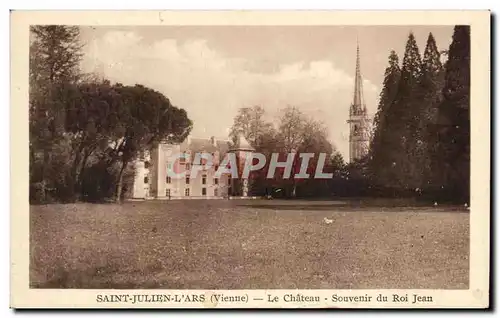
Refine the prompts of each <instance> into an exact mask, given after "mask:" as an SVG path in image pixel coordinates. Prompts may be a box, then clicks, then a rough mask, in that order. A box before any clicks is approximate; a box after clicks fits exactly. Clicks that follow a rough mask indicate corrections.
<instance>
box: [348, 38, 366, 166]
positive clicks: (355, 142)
mask: <svg viewBox="0 0 500 318" xmlns="http://www.w3.org/2000/svg"><path fill="white" fill-rule="evenodd" d="M347 122H348V123H349V162H353V161H355V160H358V159H360V158H362V157H364V156H365V155H366V154H367V153H368V146H369V145H368V143H369V138H368V116H367V112H366V105H365V101H364V98H363V81H362V77H361V69H360V63H359V44H358V45H357V50H356V74H355V77H354V97H353V100H352V104H351V107H350V109H349V120H348V121H347Z"/></svg>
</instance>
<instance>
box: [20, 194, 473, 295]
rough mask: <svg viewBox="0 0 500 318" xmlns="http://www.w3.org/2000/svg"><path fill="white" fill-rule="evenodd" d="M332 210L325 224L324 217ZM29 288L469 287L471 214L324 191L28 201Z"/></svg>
mask: <svg viewBox="0 0 500 318" xmlns="http://www.w3.org/2000/svg"><path fill="white" fill-rule="evenodd" d="M324 217H327V218H329V219H332V220H333V222H332V223H331V224H326V223H325V222H324V221H323V218H324ZM30 226H31V228H30V232H31V235H30V249H31V254H30V259H31V264H30V283H31V287H38V288H162V289H283V288H286V289H294V288H299V289H344V288H348V289H351V288H352V289H355V288H369V289H371V288H450V289H456V288H468V285H469V213H468V211H467V210H460V209H457V208H452V207H447V208H444V207H443V208H442V207H437V208H435V207H414V208H410V207H397V206H392V207H386V208H384V207H380V206H377V205H372V206H371V207H370V206H369V205H363V204H359V203H356V204H354V205H353V204H346V203H343V202H333V201H316V202H312V201H278V200H270V201H265V200H231V201H227V200H187V201H177V200H173V201H149V202H127V203H124V204H121V205H115V204H100V205H99V204H68V205H45V206H31V211H30Z"/></svg>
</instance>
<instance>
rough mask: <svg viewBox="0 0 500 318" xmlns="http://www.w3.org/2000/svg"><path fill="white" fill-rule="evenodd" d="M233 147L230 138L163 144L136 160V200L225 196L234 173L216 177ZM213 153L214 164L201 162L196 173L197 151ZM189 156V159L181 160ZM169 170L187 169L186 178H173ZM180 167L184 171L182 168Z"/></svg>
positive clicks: (133, 188)
mask: <svg viewBox="0 0 500 318" xmlns="http://www.w3.org/2000/svg"><path fill="white" fill-rule="evenodd" d="M228 149H229V143H228V141H227V140H223V141H217V140H215V139H214V138H213V137H212V138H209V139H200V138H188V139H186V141H184V142H183V143H181V144H167V143H161V144H159V145H158V147H157V148H156V149H154V150H153V151H151V153H150V156H148V155H146V156H144V159H139V160H137V162H136V163H135V169H136V171H135V177H134V185H133V187H132V198H133V199H148V198H156V199H217V198H225V197H227V196H228V193H230V191H231V184H232V182H233V180H231V175H230V174H223V175H221V176H220V178H216V176H215V172H216V169H217V168H218V164H219V162H220V161H222V158H223V156H224V155H225V154H226V153H227V151H228ZM203 152H205V153H209V154H210V155H212V156H213V158H214V159H213V164H212V165H211V166H209V165H197V167H198V168H199V170H198V173H197V174H196V176H194V175H193V174H192V173H191V168H192V167H193V165H195V163H194V162H193V161H194V159H195V155H196V153H203ZM181 155H185V159H180V157H182V156H181ZM167 169H174V171H177V172H183V171H185V172H186V173H185V175H184V176H182V177H172V176H169V175H168V174H167ZM179 169H180V170H179Z"/></svg>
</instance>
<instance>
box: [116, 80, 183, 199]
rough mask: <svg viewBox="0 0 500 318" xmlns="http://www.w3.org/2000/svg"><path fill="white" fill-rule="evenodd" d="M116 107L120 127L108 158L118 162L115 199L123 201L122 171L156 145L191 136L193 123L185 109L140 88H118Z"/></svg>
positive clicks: (160, 95) (118, 126)
mask: <svg viewBox="0 0 500 318" xmlns="http://www.w3.org/2000/svg"><path fill="white" fill-rule="evenodd" d="M116 90H117V93H118V94H117V96H116V98H117V100H116V103H115V105H117V107H116V108H115V111H116V116H117V121H118V123H119V125H117V126H116V130H115V131H114V133H113V134H112V136H113V137H114V140H113V143H112V148H111V152H110V156H111V158H112V159H113V160H116V161H118V162H119V163H120V168H119V172H118V177H117V184H116V200H117V201H119V200H121V198H122V189H123V172H124V171H125V169H126V168H127V166H128V164H129V163H131V162H132V161H134V160H135V159H136V158H137V156H139V155H140V154H141V152H143V151H144V150H149V149H152V147H154V146H156V145H157V144H158V143H159V142H167V143H179V142H182V141H183V140H184V139H185V138H186V137H187V136H188V135H189V133H190V131H191V128H192V122H191V120H190V119H189V118H188V116H187V113H186V111H185V110H184V109H180V108H177V107H175V106H173V105H172V104H171V103H170V100H169V99H168V98H166V97H165V96H164V95H163V94H161V93H159V92H157V91H155V90H152V89H150V88H147V87H144V86H142V85H135V86H122V85H117V87H116Z"/></svg>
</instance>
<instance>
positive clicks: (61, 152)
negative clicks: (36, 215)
mask: <svg viewBox="0 0 500 318" xmlns="http://www.w3.org/2000/svg"><path fill="white" fill-rule="evenodd" d="M82 57H83V55H82V46H81V44H80V41H79V29H78V28H77V27H70V26H50V25H49V26H34V27H32V28H31V39H30V73H29V77H30V83H29V84H30V91H29V137H30V142H29V154H30V160H29V162H30V167H29V173H30V202H31V203H48V202H54V201H57V202H71V201H75V200H87V201H99V200H104V199H114V200H120V199H122V198H123V196H124V194H125V192H126V191H127V190H129V189H128V186H129V185H130V184H131V181H132V178H133V174H134V171H133V167H132V165H131V163H133V162H134V160H135V159H137V157H138V156H140V155H141V153H142V151H143V150H145V149H148V148H150V147H153V146H154V145H155V144H156V143H158V142H159V141H160V140H167V141H172V142H177V141H182V140H184V139H185V138H186V136H187V135H188V134H189V132H190V130H191V127H192V123H191V121H190V120H189V118H188V116H187V114H186V111H185V110H183V109H179V108H177V107H174V106H173V105H172V104H171V103H170V101H169V100H168V98H166V97H165V96H164V95H162V94H161V93H159V92H157V91H154V90H152V89H149V88H147V87H144V86H141V85H135V86H124V85H121V84H111V83H110V82H109V81H107V80H100V79H97V78H95V77H94V76H89V75H87V74H82V72H81V71H80V69H79V65H80V61H81V59H82Z"/></svg>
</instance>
